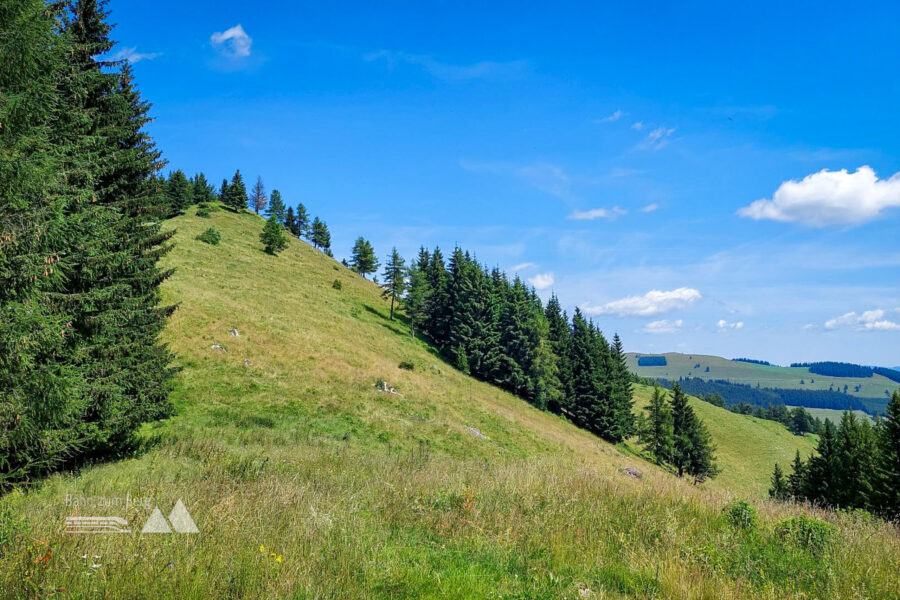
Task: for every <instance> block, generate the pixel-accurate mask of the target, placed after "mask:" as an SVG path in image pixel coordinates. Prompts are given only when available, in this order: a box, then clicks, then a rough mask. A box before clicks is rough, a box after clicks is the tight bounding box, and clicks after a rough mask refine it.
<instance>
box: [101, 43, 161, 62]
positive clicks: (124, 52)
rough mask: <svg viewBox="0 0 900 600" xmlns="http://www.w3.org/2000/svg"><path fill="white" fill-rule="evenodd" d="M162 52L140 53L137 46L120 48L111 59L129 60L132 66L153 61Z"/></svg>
mask: <svg viewBox="0 0 900 600" xmlns="http://www.w3.org/2000/svg"><path fill="white" fill-rule="evenodd" d="M161 55H162V52H138V51H137V46H130V47H127V48H120V49H119V51H118V52H116V53H115V54H113V55H112V56H110V57H109V59H110V60H127V61H128V62H130V63H131V64H136V63H139V62H141V61H142V60H153V59H154V58H156V57H157V56H161Z"/></svg>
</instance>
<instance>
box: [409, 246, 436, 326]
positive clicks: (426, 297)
mask: <svg viewBox="0 0 900 600" xmlns="http://www.w3.org/2000/svg"><path fill="white" fill-rule="evenodd" d="M430 261H431V255H430V254H429V252H428V250H426V249H425V248H424V247H422V248H420V249H419V255H418V257H417V258H416V262H415V263H414V264H413V266H412V267H411V268H410V269H409V289H408V291H407V294H406V315H407V317H408V318H409V331H410V334H411V335H413V336H415V335H416V331H418V330H419V329H420V328H422V327H423V326H424V324H425V322H426V320H427V319H428V306H429V303H430V302H431V288H430V287H429V285H428V274H427V271H428V264H429V262H430Z"/></svg>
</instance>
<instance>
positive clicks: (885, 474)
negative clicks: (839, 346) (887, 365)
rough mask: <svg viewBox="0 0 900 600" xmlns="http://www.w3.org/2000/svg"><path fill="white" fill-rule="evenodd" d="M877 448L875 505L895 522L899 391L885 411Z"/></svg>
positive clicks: (899, 479)
mask: <svg viewBox="0 0 900 600" xmlns="http://www.w3.org/2000/svg"><path fill="white" fill-rule="evenodd" d="M879 446H880V453H879V454H880V456H879V464H878V473H879V478H878V482H877V484H878V489H877V492H876V495H875V503H876V505H877V506H878V509H879V512H880V513H881V514H883V515H885V516H886V517H887V518H890V519H895V520H896V519H898V518H900V390H898V391H896V392H894V394H893V396H892V397H891V401H890V402H889V403H888V405H887V408H886V409H885V415H884V420H883V421H882V424H881V428H880V430H879Z"/></svg>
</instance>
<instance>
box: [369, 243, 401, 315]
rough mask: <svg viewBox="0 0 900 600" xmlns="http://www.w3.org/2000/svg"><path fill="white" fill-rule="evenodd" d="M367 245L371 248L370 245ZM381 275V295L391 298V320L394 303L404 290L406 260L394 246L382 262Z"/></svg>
mask: <svg viewBox="0 0 900 600" xmlns="http://www.w3.org/2000/svg"><path fill="white" fill-rule="evenodd" d="M360 239H362V238H360ZM367 243H368V242H367ZM369 247H370V248H371V246H369ZM381 275H382V277H384V283H383V284H382V287H383V288H384V293H383V296H384V297H385V298H387V297H390V299H391V321H393V320H394V303H395V302H397V301H399V299H400V298H401V297H402V296H403V294H404V293H405V292H406V261H404V260H403V257H402V256H400V253H399V252H397V248H396V247H395V248H392V249H391V255H390V256H389V257H388V259H387V262H386V263H385V264H384V272H383V273H382V274H381Z"/></svg>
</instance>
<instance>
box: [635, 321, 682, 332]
mask: <svg viewBox="0 0 900 600" xmlns="http://www.w3.org/2000/svg"><path fill="white" fill-rule="evenodd" d="M682 325H684V321H682V320H681V319H678V320H677V321H667V320H666V319H662V320H660V321H650V322H649V323H647V324H646V325H644V328H643V329H641V331H642V332H644V333H654V334H658V333H677V332H678V331H679V330H680V329H681V326H682Z"/></svg>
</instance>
